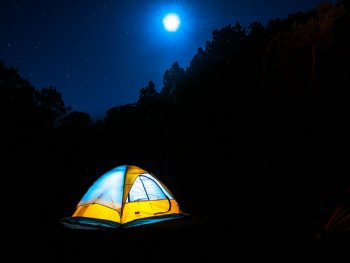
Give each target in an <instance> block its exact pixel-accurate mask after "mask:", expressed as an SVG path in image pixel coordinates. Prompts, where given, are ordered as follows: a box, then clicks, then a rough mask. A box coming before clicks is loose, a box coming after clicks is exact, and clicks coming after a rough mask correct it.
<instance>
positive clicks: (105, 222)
mask: <svg viewBox="0 0 350 263" xmlns="http://www.w3.org/2000/svg"><path fill="white" fill-rule="evenodd" d="M183 216H184V214H183V213H182V211H181V210H180V207H179V205H178V203H177V202H176V200H175V198H174V196H173V194H172V193H171V192H170V190H169V189H168V188H166V186H165V185H163V184H162V183H161V182H160V181H159V180H158V179H157V178H156V177H155V176H154V175H153V174H151V173H149V172H147V171H145V170H143V169H141V168H139V167H137V166H132V165H122V166H118V167H116V168H114V169H112V170H110V171H108V172H106V173H105V174H103V175H102V176H101V177H100V178H98V179H97V180H96V181H95V182H94V184H93V185H92V186H91V187H90V188H89V190H88V191H87V192H86V194H85V195H84V196H83V198H82V199H81V200H80V202H79V203H78V205H77V207H76V210H75V212H74V214H73V215H72V216H71V217H67V218H63V219H62V220H61V222H62V224H63V225H64V226H66V227H69V228H78V229H79V228H80V229H98V228H118V227H126V228H127V227H133V226H139V225H145V224H150V223H156V222H160V221H164V220H170V219H176V218H181V217H183Z"/></svg>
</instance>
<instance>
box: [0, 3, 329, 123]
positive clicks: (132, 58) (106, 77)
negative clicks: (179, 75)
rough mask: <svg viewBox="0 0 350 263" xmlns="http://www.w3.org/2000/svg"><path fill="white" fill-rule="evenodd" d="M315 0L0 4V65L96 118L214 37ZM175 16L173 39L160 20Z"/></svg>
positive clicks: (158, 82) (130, 100) (135, 96)
mask: <svg viewBox="0 0 350 263" xmlns="http://www.w3.org/2000/svg"><path fill="white" fill-rule="evenodd" d="M321 2H324V1H321V0H306V1H305V0H284V1H281V0H268V1H262V0H245V1H243V0H236V1H234V0H225V1H224V0H222V1H220V0H210V1H209V0H186V1H185V0H178V1H164V0H163V1H160V0H147V1H146V0H142V1H141V0H114V1H112V0H105V1H102V0H101V1H96V0H94V1H92V0H74V1H72V0H50V1H47V0H18V1H15V0H1V3H0V60H2V61H4V62H5V64H6V65H7V66H13V67H15V68H17V69H18V70H19V72H20V74H21V75H22V76H23V77H24V78H25V79H28V80H29V81H30V82H31V83H32V84H33V85H34V87H35V88H38V89H40V88H44V87H48V86H53V87H55V88H56V89H57V90H58V91H59V92H61V93H62V94H63V99H64V101H65V103H66V105H68V106H71V107H72V109H73V110H77V111H84V112H88V113H89V114H91V116H92V117H93V118H94V119H97V118H101V117H103V116H104V114H105V112H106V110H107V109H108V108H110V107H113V106H117V105H121V104H127V103H134V102H136V101H137V100H138V96H139V90H140V89H141V88H142V87H146V86H147V84H148V82H149V81H150V80H153V81H154V82H155V84H156V88H157V90H158V91H160V90H161V88H162V77H163V74H164V72H165V70H166V69H168V68H170V66H171V64H172V63H173V62H175V61H177V62H178V63H179V64H180V66H181V67H183V68H186V67H187V66H188V65H189V62H190V60H191V58H192V57H193V56H194V54H195V53H196V51H197V49H198V47H203V48H204V47H205V43H206V41H208V40H210V39H211V33H212V31H213V30H214V29H219V28H221V27H223V26H226V25H228V24H231V25H234V24H235V23H236V22H237V21H239V22H240V23H241V24H242V25H243V26H248V25H249V24H250V23H251V22H254V21H260V22H262V23H263V24H265V23H266V22H267V21H268V20H269V19H274V18H286V17H287V15H288V14H292V13H296V12H298V11H306V10H309V9H312V8H314V7H315V6H317V5H318V4H319V3H321ZM170 12H175V13H177V14H178V15H179V16H180V19H181V25H180V28H179V29H178V31H176V32H167V31H166V30H165V29H164V27H163V24H162V20H163V17H164V16H165V15H166V14H167V13H170Z"/></svg>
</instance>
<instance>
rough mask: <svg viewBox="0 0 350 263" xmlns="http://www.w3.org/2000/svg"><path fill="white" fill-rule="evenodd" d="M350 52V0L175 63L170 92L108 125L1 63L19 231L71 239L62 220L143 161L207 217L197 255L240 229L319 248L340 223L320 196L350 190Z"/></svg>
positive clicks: (109, 115) (112, 117) (223, 37)
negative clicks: (91, 192) (100, 185)
mask: <svg viewBox="0 0 350 263" xmlns="http://www.w3.org/2000/svg"><path fill="white" fill-rule="evenodd" d="M349 46H350V13H349V1H342V2H339V3H338V4H322V5H320V6H318V7H317V8H315V9H314V10H310V11H308V12H303V13H302V12H299V13H296V14H291V15H289V16H288V17H287V18H286V19H274V20H270V21H269V22H268V23H267V24H266V25H262V24H261V23H260V22H254V23H252V24H250V25H249V26H248V27H244V26H242V25H240V24H239V23H236V24H235V25H227V26H226V27H223V28H221V29H217V30H214V31H213V34H212V39H211V40H209V41H208V42H207V43H206V46H205V48H199V49H198V51H197V53H196V54H195V55H194V57H193V58H192V60H191V62H190V65H189V67H188V68H186V69H183V68H181V67H180V66H179V65H178V63H177V62H174V64H173V65H172V66H171V68H169V69H168V70H167V71H166V72H165V73H164V78H163V87H162V89H161V90H160V91H159V92H158V91H157V89H156V88H155V85H154V83H153V82H152V81H149V83H148V85H147V86H146V87H143V88H141V89H140V96H139V98H138V99H135V101H136V102H135V103H134V104H128V105H120V106H115V107H113V108H110V109H109V110H108V111H107V112H106V115H105V117H104V119H103V120H100V121H97V122H93V121H92V120H91V117H90V115H89V114H88V113H85V112H77V111H72V110H71V108H70V107H69V106H68V105H65V103H64V101H63V99H62V96H61V94H60V93H59V92H58V91H57V90H56V89H55V88H53V87H48V88H45V89H41V90H38V89H36V88H35V87H33V86H32V85H31V84H30V83H29V82H28V81H27V80H25V79H23V78H22V77H21V76H20V75H19V73H18V71H17V70H16V69H13V68H9V67H7V66H6V65H4V64H3V63H0V117H1V119H0V121H1V129H0V139H1V148H0V151H1V156H2V157H1V166H2V177H1V179H2V181H3V185H4V186H5V187H4V189H3V191H4V193H3V196H4V197H5V200H4V202H3V203H4V205H5V207H4V211H6V213H7V214H8V215H11V216H10V217H8V220H9V222H8V224H9V225H10V226H9V229H8V232H9V234H10V235H17V236H26V237H27V238H25V239H23V240H26V241H27V240H30V241H28V242H32V240H34V241H33V242H38V243H40V242H42V241H43V240H44V242H43V243H46V241H45V240H52V239H57V240H59V239H60V238H61V239H62V240H64V242H68V241H67V240H68V239H67V238H66V239H65V237H64V236H63V235H64V234H62V232H59V231H60V230H58V229H60V226H59V223H58V221H59V219H60V218H62V217H66V216H70V215H71V213H72V212H73V211H74V208H75V205H76V204H77V203H78V201H79V200H80V198H81V197H82V195H83V194H84V193H85V191H86V190H87V188H88V187H89V186H90V185H91V184H92V183H93V182H94V180H95V179H97V178H98V177H99V176H100V175H101V174H102V173H104V172H106V171H107V170H110V169H111V168H113V167H116V166H118V165H121V164H134V165H137V166H140V167H142V168H144V169H145V170H148V171H150V172H152V173H154V174H155V175H157V177H159V178H160V180H161V181H163V182H164V184H165V185H167V186H168V187H169V188H170V189H172V192H173V193H174V195H175V197H176V199H177V200H178V202H179V203H180V206H181V207H182V209H183V210H184V211H185V212H188V213H190V214H191V215H192V218H193V219H198V220H202V221H201V222H202V224H203V225H204V227H203V228H202V229H201V225H199V226H195V227H193V229H195V230H193V232H191V233H192V234H193V233H195V234H194V237H193V238H192V239H190V240H191V242H192V243H193V245H194V246H195V245H196V244H200V245H201V246H204V247H209V246H211V245H212V244H213V242H214V241H213V240H212V239H211V238H212V237H210V238H209V234H210V233H215V234H217V235H218V236H219V237H220V238H222V237H223V236H224V237H225V238H226V235H229V234H228V233H235V235H236V236H239V237H241V238H242V240H243V242H245V244H247V245H246V246H247V247H250V246H253V247H254V246H260V245H262V246H263V245H264V244H265V245H266V246H267V245H276V244H287V245H289V246H293V245H295V244H298V245H297V246H301V247H302V246H305V247H308V245H310V242H311V241H310V239H311V235H312V233H313V232H314V231H316V230H319V229H322V227H323V226H324V224H325V223H326V220H327V217H328V215H329V213H330V209H331V208H330V207H328V206H325V207H323V208H320V207H321V206H322V205H323V203H322V200H323V199H322V198H323V197H325V196H327V195H328V196H331V195H334V194H336V193H339V192H341V191H344V190H345V189H346V188H347V187H348V186H349V185H350V182H349V178H350V177H349V168H348V158H347V157H348V154H347V152H348V148H349V134H350V131H349V125H348V119H349V105H350V104H349V87H350V83H349V82H350V66H349V61H350V49H349ZM327 209H328V210H327ZM192 224H194V223H192ZM216 227H218V228H216ZM206 229H207V231H209V234H208V236H206V235H203V234H201V233H202V232H201V231H206ZM213 229H218V230H213ZM210 231H212V232H210ZM216 231H218V233H219V234H218V233H217V232H216ZM222 232H225V235H223V236H220V233H222ZM57 233H60V234H57ZM186 233H187V232H186V231H185V233H182V234H183V235H186ZM106 235H107V237H108V238H109V239H111V236H110V235H108V234H106ZM123 235H125V233H124V234H123ZM134 235H137V234H135V233H134ZM150 236H152V234H150V233H149V232H147V233H146V234H145V239H147V238H150ZM124 237H125V236H124ZM176 237H177V238H178V239H180V238H182V236H180V234H178V235H176ZM195 237H198V239H196V238H195ZM74 238H75V239H72V240H75V241H76V242H81V240H80V239H79V238H77V237H76V236H75V237H74ZM84 238H85V237H82V239H84ZM90 238H91V236H90ZM93 238H96V237H95V236H94V237H93ZM137 238H139V239H140V237H139V236H138V237H137ZM203 238H204V239H203ZM205 238H207V239H208V242H209V243H208V244H209V245H206V243H205V240H206V239H205ZM19 239H21V240H22V237H19ZM141 239H142V238H141ZM151 239H152V238H151ZM155 239H156V238H154V237H153V239H152V240H153V241H155ZM199 239H201V240H199ZM94 240H95V239H94ZM176 240H177V239H176ZM209 240H210V241H209ZM90 241H91V240H90ZM119 241H120V240H119ZM62 242H63V241H62ZM70 242H71V243H69V244H71V245H72V246H73V245H74V244H73V241H70ZM120 242H122V241H120ZM234 242H238V241H234ZM53 243H54V241H52V243H50V242H47V243H46V245H47V246H50V245H52V244H53ZM175 243H176V242H175V241H172V245H174V246H175V245H176V244H175ZM311 243H312V242H311ZM104 245H106V246H108V242H107V241H105V242H104ZM337 245H339V243H337ZM42 246H44V247H45V245H44V244H42ZM225 248H226V249H229V245H228V244H226V247H225ZM52 250H53V251H54V252H52ZM216 250H219V248H216ZM46 251H51V252H52V253H57V254H59V252H57V251H56V250H55V248H53V247H49V248H47V247H46ZM69 251H70V250H69ZM79 251H80V252H81V251H82V249H81V248H80V250H79ZM67 253H68V252H67ZM69 253H73V251H70V252H69ZM63 257H64V256H63ZM67 258H68V256H67Z"/></svg>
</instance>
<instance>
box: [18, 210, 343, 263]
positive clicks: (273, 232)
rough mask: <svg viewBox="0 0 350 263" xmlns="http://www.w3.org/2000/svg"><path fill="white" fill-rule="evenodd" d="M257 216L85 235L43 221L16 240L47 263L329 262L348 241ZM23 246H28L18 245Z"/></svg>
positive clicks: (194, 218) (198, 218)
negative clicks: (293, 229)
mask: <svg viewBox="0 0 350 263" xmlns="http://www.w3.org/2000/svg"><path fill="white" fill-rule="evenodd" d="M261 219H262V218H259V215H252V216H250V217H245V218H239V217H238V216H231V217H229V218H228V217H221V218H210V217H206V216H191V217H188V218H185V219H178V220H176V221H175V220H174V221H166V222H162V223H159V224H155V225H148V226H142V227H139V228H130V229H116V230H111V231H110V230H109V231H87V230H85V231H82V230H71V229H67V228H64V227H63V226H62V225H60V224H59V223H58V222H54V221H51V222H41V224H40V223H39V224H38V225H36V226H35V227H32V228H30V229H29V228H28V229H27V230H26V231H24V232H22V233H20V234H21V236H20V235H17V237H16V240H15V241H16V242H15V243H16V244H15V246H12V248H15V247H19V246H20V247H21V248H23V250H21V252H17V253H13V254H12V258H15V257H17V256H18V257H20V258H22V257H23V256H25V257H26V258H28V259H29V258H34V259H36V260H43V261H45V262H56V261H57V262H69V261H75V262H86V261H88V262H90V261H94V262H96V261H98V262H121V261H124V260H127V261H129V262H162V261H164V260H166V261H171V262H200V261H202V260H203V261H205V262H227V261H231V262H234V261H236V262H271V261H273V262H299V261H302V262H304V261H305V259H309V261H311V262H325V261H326V259H333V260H334V259H335V258H336V257H339V258H341V257H342V256H343V255H344V253H345V252H346V251H347V250H348V248H349V244H350V243H348V241H349V239H348V237H347V238H345V237H343V238H342V239H341V238H338V237H337V238H335V237H334V238H325V237H322V238H320V239H313V238H312V237H311V236H309V237H308V236H303V237H300V236H299V237H298V236H297V233H290V232H289V233H288V232H283V229H278V230H277V229H274V228H273V227H272V225H271V227H270V228H269V227H268V226H265V228H261V225H259V224H255V225H254V224H252V223H253V222H254V221H259V220H260V221H261ZM21 242H25V244H20V243H21Z"/></svg>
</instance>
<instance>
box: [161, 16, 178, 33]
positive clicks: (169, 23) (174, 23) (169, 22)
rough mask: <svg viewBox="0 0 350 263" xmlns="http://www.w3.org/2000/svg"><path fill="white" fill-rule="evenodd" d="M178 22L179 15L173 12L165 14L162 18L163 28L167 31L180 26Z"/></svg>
mask: <svg viewBox="0 0 350 263" xmlns="http://www.w3.org/2000/svg"><path fill="white" fill-rule="evenodd" d="M180 23H181V20H180V17H179V16H178V15H177V14H174V13H171V14H167V15H166V16H165V17H164V18H163V25H164V28H165V29H166V30H167V31H169V32H175V31H177V30H178V28H179V26H180Z"/></svg>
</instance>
